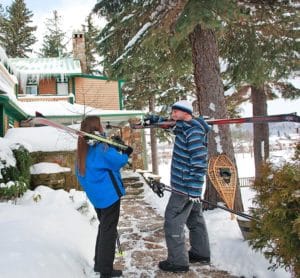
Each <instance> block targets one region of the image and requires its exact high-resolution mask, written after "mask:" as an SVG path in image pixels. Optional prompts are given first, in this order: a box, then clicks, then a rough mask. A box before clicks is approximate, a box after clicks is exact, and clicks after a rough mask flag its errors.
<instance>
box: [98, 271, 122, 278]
mask: <svg viewBox="0 0 300 278" xmlns="http://www.w3.org/2000/svg"><path fill="white" fill-rule="evenodd" d="M120 276H122V270H118V269H113V271H112V272H111V273H110V274H107V273H101V274H100V278H110V277H120Z"/></svg>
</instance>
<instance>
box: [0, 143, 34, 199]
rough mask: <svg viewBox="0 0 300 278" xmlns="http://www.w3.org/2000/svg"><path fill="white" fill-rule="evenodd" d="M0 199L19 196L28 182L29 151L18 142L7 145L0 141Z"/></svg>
mask: <svg viewBox="0 0 300 278" xmlns="http://www.w3.org/2000/svg"><path fill="white" fill-rule="evenodd" d="M0 145H1V151H0V199H5V200H10V199H12V198H16V197H20V196H21V195H23V193H24V192H25V191H26V190H27V188H28V186H29V183H30V170H29V169H30V165H31V158H30V154H29V151H28V150H27V149H25V148H24V147H23V146H22V145H20V144H13V145H9V144H8V142H7V141H6V140H5V139H1V141H0Z"/></svg>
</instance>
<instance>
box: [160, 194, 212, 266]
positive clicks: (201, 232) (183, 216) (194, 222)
mask: <svg viewBox="0 0 300 278" xmlns="http://www.w3.org/2000/svg"><path fill="white" fill-rule="evenodd" d="M185 224H186V225H187V227H188V229H189V240H190V247H191V249H190V251H191V252H192V253H194V254H195V255H199V256H203V257H210V248H209V239H208V233H207V229H206V224H205V220H204V217H203V214H202V206H201V204H199V203H193V202H191V201H189V199H188V197H187V196H183V195H179V194H176V193H172V194H171V196H170V199H169V202H168V204H167V207H166V211H165V223H164V229H165V237H166V243H167V248H168V258H167V261H168V262H170V263H173V264H175V265H181V266H187V265H189V258H188V252H187V249H186V244H185V236H184V227H185Z"/></svg>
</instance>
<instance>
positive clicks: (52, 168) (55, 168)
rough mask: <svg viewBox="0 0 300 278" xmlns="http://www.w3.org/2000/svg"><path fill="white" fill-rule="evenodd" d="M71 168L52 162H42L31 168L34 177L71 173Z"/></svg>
mask: <svg viewBox="0 0 300 278" xmlns="http://www.w3.org/2000/svg"><path fill="white" fill-rule="evenodd" d="M70 171H71V169H70V168H66V167H61V166H59V165H58V164H57V163H51V162H40V163H37V164H34V165H32V166H31V167H30V173H31V174H32V175H38V174H43V173H47V174H50V173H51V174H53V173H62V172H70Z"/></svg>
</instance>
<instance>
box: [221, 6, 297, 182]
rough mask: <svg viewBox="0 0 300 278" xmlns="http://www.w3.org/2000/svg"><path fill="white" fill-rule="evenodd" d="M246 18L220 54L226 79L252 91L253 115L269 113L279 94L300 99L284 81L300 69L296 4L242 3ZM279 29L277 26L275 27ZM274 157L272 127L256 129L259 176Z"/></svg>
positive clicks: (235, 24) (234, 25)
mask: <svg viewBox="0 0 300 278" xmlns="http://www.w3.org/2000/svg"><path fill="white" fill-rule="evenodd" d="M240 2H243V3H241V9H243V10H244V15H245V16H244V17H243V18H239V19H238V20H237V21H231V22H230V23H229V25H228V26H227V28H226V32H224V34H223V37H222V38H221V43H220V46H221V47H220V49H221V55H222V56H223V57H224V58H226V61H227V64H228V68H227V72H226V73H225V77H226V78H227V79H228V80H229V82H230V83H231V84H232V85H234V86H235V87H237V88H240V89H239V90H238V91H237V93H238V94H240V93H241V92H242V93H243V94H245V93H249V92H248V90H245V89H244V88H245V87H248V88H249V89H250V90H249V91H250V92H251V98H250V99H251V101H252V103H253V115H254V116H261V115H266V114H267V99H273V98H275V97H277V96H276V94H275V92H277V94H278V93H281V94H282V96H284V97H292V98H295V97H297V95H298V97H299V96H300V90H299V89H298V90H297V89H296V88H295V87H293V86H292V85H291V84H289V83H286V82H283V81H282V79H283V78H287V77H288V76H289V75H290V74H291V73H292V72H293V71H295V69H296V67H297V55H298V54H297V53H298V51H297V49H298V45H297V44H298V43H297V41H296V40H297V37H299V36H298V33H299V31H298V30H297V28H295V22H297V18H298V17H299V16H298V14H299V7H297V5H295V2H296V1H288V2H287V1H275V2H274V1H265V3H262V2H261V1H257V2H253V1H240ZM274 26H276V28H274ZM262 142H264V149H262V145H263V144H262ZM268 156H269V130H268V125H267V124H255V125H254V157H255V170H256V171H255V172H256V176H259V174H260V170H259V169H260V166H261V164H262V161H263V159H267V158H268Z"/></svg>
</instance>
